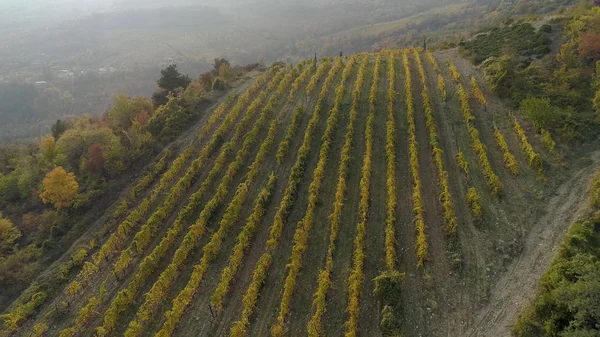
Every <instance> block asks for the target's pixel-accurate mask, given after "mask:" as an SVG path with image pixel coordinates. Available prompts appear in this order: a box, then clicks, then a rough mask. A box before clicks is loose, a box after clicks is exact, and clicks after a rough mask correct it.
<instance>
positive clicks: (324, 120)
mask: <svg viewBox="0 0 600 337" xmlns="http://www.w3.org/2000/svg"><path fill="white" fill-rule="evenodd" d="M210 113H211V116H210V117H209V118H208V119H207V121H206V122H204V124H203V125H202V127H201V128H199V129H198V131H197V134H196V135H195V137H193V138H194V139H193V140H191V141H189V142H188V143H189V145H188V146H187V147H185V148H184V149H182V150H181V151H179V153H177V151H172V150H167V149H165V150H164V151H163V153H162V154H161V155H160V156H159V157H158V160H157V161H156V162H155V163H153V164H152V165H150V166H149V167H148V169H147V171H146V172H142V173H140V175H139V178H138V180H137V181H136V182H133V183H132V184H131V186H130V187H129V188H128V190H127V191H126V193H122V197H121V198H120V199H119V200H116V201H115V202H114V204H113V206H111V208H109V209H108V210H107V211H106V217H107V219H108V220H107V221H106V224H105V226H104V228H105V231H104V233H103V235H98V236H97V237H95V238H94V239H92V240H90V241H89V243H86V244H85V245H83V244H81V243H78V244H77V246H76V247H75V246H74V247H72V248H71V250H70V252H72V253H71V255H68V256H65V257H64V258H63V259H62V261H61V262H60V263H62V265H65V264H69V263H71V264H72V263H73V261H75V260H76V261H78V263H77V265H79V266H80V267H77V268H78V269H77V270H76V272H70V273H67V274H65V275H64V277H61V278H59V280H58V281H57V284H56V285H55V286H56V291H53V292H52V293H47V292H44V291H36V290H35V284H34V285H33V286H32V288H31V289H28V290H27V291H25V292H24V293H23V294H22V295H21V296H20V298H19V299H18V300H17V301H16V302H15V303H14V304H13V305H11V306H10V308H9V309H8V310H7V311H6V312H5V313H4V315H3V316H2V320H3V322H4V324H3V325H2V326H1V327H2V330H0V336H13V335H14V336H38V337H40V336H60V337H74V336H126V337H141V336H157V337H170V336H232V337H241V336H273V337H281V336H311V337H318V336H342V335H344V336H347V337H352V336H396V335H398V334H399V333H402V335H406V336H417V335H423V336H446V335H452V336H459V335H463V334H464V332H465V330H464V329H465V326H468V325H469V324H470V322H471V321H472V319H473V312H472V310H473V308H475V307H476V306H477V305H478V304H479V303H481V302H482V301H485V300H486V299H487V298H488V296H489V295H490V289H491V288H492V286H493V284H494V281H495V280H496V279H497V278H498V277H499V275H501V274H502V272H503V271H504V270H505V269H504V267H505V265H506V264H507V263H508V262H510V260H511V259H513V258H515V257H516V256H517V254H518V252H515V251H516V250H517V249H516V248H515V246H516V242H518V241H519V240H520V239H521V238H522V235H523V233H525V232H527V230H528V229H530V228H531V227H532V226H533V224H534V222H535V218H536V214H539V212H541V209H542V207H543V202H542V201H541V200H542V199H543V197H544V196H545V195H549V194H551V193H552V186H554V185H552V184H548V180H549V179H550V178H551V177H552V174H553V172H552V168H553V167H552V165H551V160H549V159H548V158H549V157H548V155H547V154H545V153H543V151H542V150H541V149H542V147H541V146H539V144H538V143H539V142H540V141H539V140H538V139H537V137H535V136H534V133H533V132H532V130H531V129H529V125H528V123H527V121H526V120H525V119H524V118H523V117H522V115H521V114H520V113H519V112H518V111H509V110H508V109H506V108H505V107H504V106H503V105H502V103H501V102H500V100H499V99H498V98H497V97H494V96H493V95H492V94H491V92H490V90H488V88H486V85H485V82H484V81H483V78H482V77H481V76H480V75H479V73H478V72H477V70H475V69H474V68H472V67H471V66H469V65H468V64H467V63H465V62H464V60H462V59H460V58H459V57H458V56H457V55H456V54H452V53H448V52H446V53H431V52H429V51H423V50H419V49H410V50H397V51H388V50H385V51H382V52H380V53H377V54H370V53H365V54H357V55H352V56H349V57H339V58H324V59H322V60H320V61H319V62H318V63H316V64H315V63H314V62H313V61H312V60H311V61H303V62H301V63H299V64H297V65H294V66H290V65H283V64H276V65H274V66H271V67H269V68H268V69H267V70H266V71H265V72H264V73H262V75H260V76H259V77H258V78H257V79H255V80H254V82H253V83H252V84H251V85H249V86H248V88H247V90H246V91H245V92H244V93H242V94H240V95H229V96H228V97H227V98H224V99H223V100H222V101H221V102H220V104H219V105H218V106H216V107H215V108H213V109H212V110H211V112H210ZM525 204H527V205H528V206H527V207H525V206H524V205H525ZM110 223H114V224H115V225H114V226H110V225H109V224H110ZM62 265H61V264H59V265H57V266H53V268H59V270H60V268H62ZM461 322H462V323H461Z"/></svg>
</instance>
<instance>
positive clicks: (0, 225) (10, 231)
mask: <svg viewBox="0 0 600 337" xmlns="http://www.w3.org/2000/svg"><path fill="white" fill-rule="evenodd" d="M19 237H21V232H19V230H18V229H17V228H16V227H15V226H14V225H13V224H12V222H10V220H8V219H5V218H3V217H2V213H0V251H2V250H4V249H6V248H8V247H10V246H12V244H13V243H14V242H15V241H16V240H17V239H18V238H19Z"/></svg>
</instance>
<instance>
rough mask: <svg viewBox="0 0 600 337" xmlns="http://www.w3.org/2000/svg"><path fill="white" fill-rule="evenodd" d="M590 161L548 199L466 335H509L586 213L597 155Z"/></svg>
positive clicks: (494, 336) (487, 336) (599, 156)
mask: <svg viewBox="0 0 600 337" xmlns="http://www.w3.org/2000/svg"><path fill="white" fill-rule="evenodd" d="M590 158H591V159H592V163H591V164H589V165H587V166H586V167H584V168H582V169H580V170H579V171H577V172H575V173H574V174H573V176H572V177H571V178H570V179H569V180H567V181H566V182H565V183H563V184H562V185H561V186H560V187H559V188H558V190H557V192H556V195H555V196H553V197H552V198H551V199H550V200H549V202H548V205H547V213H546V215H545V216H543V217H542V218H540V219H539V221H538V222H537V223H536V224H535V226H534V227H533V228H532V229H531V231H530V233H529V234H528V236H527V238H526V242H525V246H524V249H523V252H522V253H521V255H520V256H519V258H518V259H516V260H515V261H513V262H512V263H511V264H510V265H509V267H508V271H507V272H506V273H505V274H504V276H502V277H501V278H500V280H499V281H498V282H497V283H496V284H495V285H494V287H493V289H492V292H491V297H490V301H489V303H488V304H487V305H485V306H484V307H482V308H481V309H480V310H479V311H478V312H476V313H475V315H476V316H475V321H474V325H473V326H472V327H468V328H467V331H468V334H467V335H466V336H469V337H483V336H485V337H504V336H510V330H511V328H512V326H513V324H514V323H515V321H516V319H517V316H518V314H519V311H520V310H521V309H522V308H523V307H524V306H525V305H527V304H529V303H530V302H531V300H532V299H533V298H534V296H535V294H536V292H537V285H538V282H539V280H540V279H541V277H542V276H543V275H544V273H545V272H546V270H548V267H549V266H550V263H551V262H552V260H553V258H554V256H555V255H556V251H557V249H558V247H559V246H560V244H561V243H562V241H563V239H564V236H565V234H566V233H567V231H568V229H569V226H570V225H571V223H573V222H574V221H575V220H576V219H577V218H578V217H580V216H581V215H582V214H583V213H584V212H585V210H586V207H587V203H586V202H585V201H586V198H587V195H588V192H589V181H590V179H591V176H592V174H593V173H594V172H595V169H596V167H597V165H598V163H599V162H600V152H595V153H593V154H592V155H591V156H590Z"/></svg>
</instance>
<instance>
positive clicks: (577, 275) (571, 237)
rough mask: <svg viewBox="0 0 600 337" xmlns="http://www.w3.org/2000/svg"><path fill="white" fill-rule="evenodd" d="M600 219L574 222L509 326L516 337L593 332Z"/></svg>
mask: <svg viewBox="0 0 600 337" xmlns="http://www.w3.org/2000/svg"><path fill="white" fill-rule="evenodd" d="M599 243H600V223H599V222H598V219H583V220H580V221H578V222H576V223H575V224H574V225H573V226H572V227H571V230H570V231H569V234H568V235H567V237H566V238H565V241H564V243H563V244H562V246H561V248H560V250H559V253H558V255H557V257H556V259H555V260H554V261H553V262H552V265H551V266H550V269H549V270H548V272H547V273H546V274H545V275H544V277H543V278H542V280H541V281H540V284H539V288H538V289H539V290H538V294H537V297H536V299H535V301H534V302H533V304H532V306H531V307H529V308H526V309H524V311H523V312H522V313H521V314H520V316H519V319H518V321H517V323H516V324H515V326H514V327H513V333H515V334H516V335H517V336H519V337H534V336H535V337H545V336H548V337H550V336H569V337H571V336H573V337H574V336H597V335H598V325H599V324H600V314H598V307H599V306H600V301H599V298H600V297H599V296H598V294H600V273H598V270H600V248H599V247H600V244H599Z"/></svg>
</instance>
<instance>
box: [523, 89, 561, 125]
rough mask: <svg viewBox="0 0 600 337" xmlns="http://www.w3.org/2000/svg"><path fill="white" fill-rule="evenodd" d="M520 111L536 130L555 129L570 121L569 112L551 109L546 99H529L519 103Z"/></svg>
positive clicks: (556, 108)
mask: <svg viewBox="0 0 600 337" xmlns="http://www.w3.org/2000/svg"><path fill="white" fill-rule="evenodd" d="M521 111H523V113H524V114H525V115H526V116H527V117H529V119H530V120H531V121H532V122H533V125H535V127H536V129H538V130H541V129H556V128H560V127H562V126H564V125H566V124H567V123H568V122H569V121H570V120H571V114H570V113H569V110H563V109H560V108H558V107H553V106H552V105H551V104H550V99H548V98H535V97H529V98H527V99H524V100H523V101H522V102H521Z"/></svg>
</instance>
